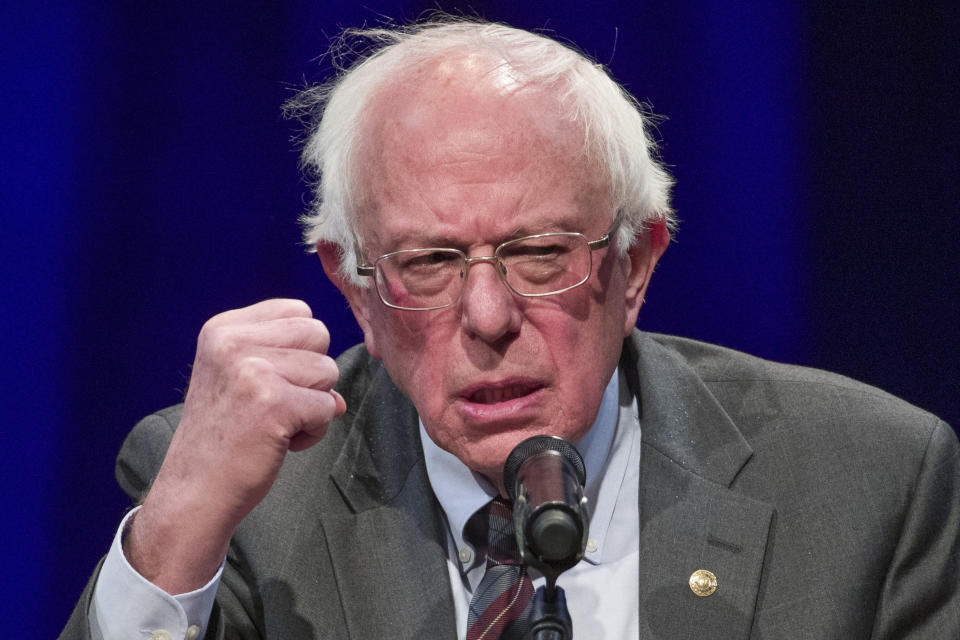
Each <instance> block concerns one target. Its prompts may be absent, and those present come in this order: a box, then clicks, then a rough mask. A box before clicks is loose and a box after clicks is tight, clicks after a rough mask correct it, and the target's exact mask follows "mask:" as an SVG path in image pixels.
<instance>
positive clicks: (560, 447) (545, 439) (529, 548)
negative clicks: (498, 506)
mask: <svg viewBox="0 0 960 640" xmlns="http://www.w3.org/2000/svg"><path fill="white" fill-rule="evenodd" d="M503 482H504V486H505V488H506V490H507V494H508V495H509V497H510V499H511V500H512V501H513V521H514V529H515V531H516V536H517V546H518V548H519V550H520V554H521V558H522V560H523V562H524V563H526V564H528V565H530V566H533V567H535V568H536V569H538V570H539V571H540V572H541V573H543V575H544V576H545V577H546V578H547V583H548V585H549V587H550V590H552V588H553V585H554V584H555V583H556V579H557V576H559V575H560V573H562V572H563V571H566V570H567V569H569V568H570V567H572V566H574V565H575V564H577V563H578V562H580V560H581V559H583V552H584V549H585V548H586V546H587V534H588V528H587V519H588V516H587V499H586V498H585V497H584V495H583V485H584V484H585V482H586V469H585V468H584V466H583V459H582V458H581V457H580V454H579V453H578V452H577V450H576V449H575V448H574V446H573V445H572V444H570V443H569V442H567V441H566V440H564V439H563V438H558V437H556V436H534V437H532V438H528V439H526V440H524V441H523V442H521V443H520V444H518V445H517V446H516V447H515V448H514V449H513V451H512V452H511V453H510V455H509V456H507V461H506V463H505V464H504V467H503Z"/></svg>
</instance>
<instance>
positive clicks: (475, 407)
mask: <svg viewBox="0 0 960 640" xmlns="http://www.w3.org/2000/svg"><path fill="white" fill-rule="evenodd" d="M461 62H463V61H461ZM449 64H451V63H448V64H447V65H446V68H433V69H426V70H420V71H419V72H418V74H419V77H417V78H415V79H413V80H412V81H410V82H407V83H404V87H407V88H406V89H398V90H397V91H395V92H392V93H391V95H390V100H389V101H386V100H383V101H379V105H380V106H379V107H378V108H377V107H375V108H374V109H373V111H372V113H371V117H370V118H368V121H369V122H371V123H375V124H370V125H369V129H368V130H367V131H366V132H365V134H366V135H365V136H364V139H366V140H367V141H369V144H368V145H367V146H366V147H365V148H363V149H362V150H361V154H360V158H361V159H362V160H361V162H362V164H361V165H360V166H362V167H363V171H364V175H365V180H366V184H367V185H368V186H367V189H366V191H365V192H364V201H363V206H362V210H363V211H364V214H363V215H364V217H363V219H362V220H361V221H360V232H361V237H362V238H363V243H364V246H363V255H362V256H361V260H362V261H364V262H366V263H368V264H372V263H373V261H374V260H375V259H376V258H377V257H378V256H380V255H382V254H384V253H388V252H390V251H396V250H399V249H411V248H420V247H451V248H456V249H461V250H462V251H464V252H465V253H466V254H468V255H470V256H489V255H492V254H493V251H494V249H495V248H496V246H497V245H499V244H500V243H502V242H505V241H507V240H510V239H513V238H517V237H520V236H524V235H530V234H535V233H543V232H547V231H577V232H580V233H582V234H584V235H585V236H586V237H587V239H588V240H595V239H597V238H599V237H601V236H602V235H603V233H604V232H605V231H606V230H607V228H608V226H609V225H610V222H611V220H612V214H613V211H612V206H613V205H612V202H611V200H610V195H609V189H608V187H607V184H606V181H605V180H604V178H603V177H602V175H600V173H599V172H598V171H596V170H595V169H593V168H592V167H591V166H590V165H589V164H588V163H587V162H586V161H585V160H584V157H583V155H582V153H581V149H582V138H581V134H580V133H579V132H578V131H577V129H576V128H575V127H573V126H571V125H570V124H569V123H566V122H564V121H562V120H561V119H560V118H557V117H555V116H553V115H551V112H552V107H551V104H552V102H551V100H550V99H549V96H548V95H547V94H545V93H542V92H539V91H530V90H526V91H522V92H519V93H513V94H511V93H510V92H509V87H508V88H507V89H504V88H503V86H502V83H498V82H496V79H492V80H491V79H490V78H489V77H487V78H485V80H480V81H478V80H476V79H475V78H474V79H473V80H471V81H469V82H465V81H463V80H461V79H458V78H462V77H463V76H462V75H459V74H461V73H462V72H463V69H462V68H460V69H451V68H450V67H449ZM463 64H466V62H463ZM409 87H415V89H410V88H409ZM332 255H333V254H332V253H331V252H323V251H321V258H324V256H326V257H325V258H324V259H325V267H327V272H328V273H331V271H332V270H333V265H328V264H327V262H328V261H329V260H330V259H331V256H332ZM658 256H659V251H657V250H654V249H652V248H651V247H650V245H649V243H648V242H646V241H644V242H641V243H640V245H639V246H638V248H637V249H635V250H634V251H632V252H631V253H630V254H629V255H628V256H625V257H617V255H616V251H615V250H614V249H612V248H606V249H601V250H598V251H595V252H594V253H593V272H592V274H591V277H590V279H589V280H588V281H587V282H586V283H585V284H583V285H581V286H580V287H578V288H575V289H573V290H571V291H567V292H564V293H561V294H558V295H553V296H547V297H543V298H523V297H519V296H516V295H514V294H513V293H511V292H510V290H509V289H508V288H507V287H506V285H505V284H504V283H503V282H502V281H501V280H500V278H499V277H498V275H497V274H496V272H495V270H494V267H493V266H491V265H490V264H489V263H477V264H475V265H474V266H473V267H471V269H470V272H469V276H468V278H467V280H466V283H465V285H464V290H463V295H462V297H461V299H460V301H459V302H458V303H456V304H455V305H453V306H451V307H448V308H445V309H441V310H434V311H402V310H396V309H391V308H388V307H387V306H385V305H384V304H383V303H382V302H381V301H380V300H379V298H378V297H377V293H376V291H375V289H374V287H373V286H370V287H368V288H366V289H359V288H356V287H352V286H350V285H348V284H346V283H343V282H342V281H341V282H340V286H341V289H342V290H343V291H344V293H345V294H346V295H347V297H348V298H349V300H350V302H351V306H352V308H353V310H354V312H355V314H356V316H357V319H358V321H359V322H360V325H361V327H362V328H363V331H364V335H365V340H366V344H367V348H368V350H369V351H370V353H371V355H373V356H374V357H376V358H379V359H381V360H382V361H383V363H384V365H385V366H386V368H387V371H388V372H389V373H390V376H391V378H392V379H393V381H394V382H395V383H396V384H397V385H398V386H399V387H400V389H401V390H402V391H403V392H404V393H405V394H406V395H407V397H409V398H410V399H411V400H412V401H413V403H414V405H415V406H416V408H417V410H418V412H419V415H420V418H421V420H422V421H423V423H424V426H425V427H426V429H427V432H428V433H429V434H430V437H431V438H432V439H433V440H434V441H435V442H436V443H437V444H438V445H439V446H440V447H442V448H444V449H446V450H447V451H449V452H451V453H453V454H454V455H456V456H457V457H458V458H460V460H462V461H463V462H464V463H465V464H467V466H469V467H470V468H471V469H473V470H474V471H477V472H479V473H482V474H484V475H485V476H487V477H488V478H489V479H490V480H491V481H492V482H494V483H495V484H496V485H497V486H500V476H501V474H502V470H503V463H504V461H505V460H506V457H507V455H508V454H509V453H510V451H511V450H512V449H513V447H514V446H515V445H516V444H517V443H519V442H520V441H521V440H524V439H525V438H528V437H530V436H533V435H540V434H549V435H557V436H560V437H562V438H565V439H567V440H570V441H573V442H575V441H577V440H579V439H580V438H581V437H582V436H583V435H584V434H585V433H586V431H587V430H588V429H589V428H590V426H591V425H592V423H593V421H594V419H595V417H596V414H597V411H598V410H599V406H600V401H601V397H602V394H603V389H604V387H605V386H606V384H607V381H608V380H609V378H610V376H611V375H612V373H613V370H614V368H615V367H616V365H617V361H618V359H619V355H620V350H621V344H622V341H623V338H624V337H625V336H626V335H628V334H629V332H630V330H631V329H632V327H633V325H634V323H635V321H636V316H637V311H638V310H639V306H640V302H641V300H642V296H643V291H644V288H645V286H646V282H647V275H648V274H649V272H650V270H651V269H652V267H653V264H654V263H655V262H656V258H657V257H658Z"/></svg>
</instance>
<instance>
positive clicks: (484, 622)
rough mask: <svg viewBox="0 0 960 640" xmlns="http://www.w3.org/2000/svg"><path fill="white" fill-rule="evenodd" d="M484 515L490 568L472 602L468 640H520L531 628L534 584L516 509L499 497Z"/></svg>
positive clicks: (480, 513) (487, 508)
mask: <svg viewBox="0 0 960 640" xmlns="http://www.w3.org/2000/svg"><path fill="white" fill-rule="evenodd" d="M484 512H485V514H486V519H487V530H488V539H487V568H486V572H485V573H484V574H483V579H482V580H481V581H480V585H479V586H478V587H477V590H476V592H475V593H474V594H473V598H472V599H471V600H470V612H469V614H468V616H467V640H508V639H509V640H514V639H516V640H519V639H520V638H523V635H524V634H525V633H526V631H527V627H528V626H529V613H530V612H529V609H531V608H532V604H533V583H532V582H531V581H530V576H528V575H527V567H526V566H524V565H522V564H521V563H520V553H519V551H518V550H517V540H516V537H515V535H514V529H513V508H512V506H511V505H510V503H509V502H507V501H506V500H503V499H502V498H500V497H499V496H498V497H497V498H495V499H494V500H492V501H491V502H490V503H489V504H488V505H487V506H486V508H485V510H484ZM484 512H478V515H482V514H483V513H484Z"/></svg>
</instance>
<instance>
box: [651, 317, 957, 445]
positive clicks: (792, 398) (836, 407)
mask: <svg viewBox="0 0 960 640" xmlns="http://www.w3.org/2000/svg"><path fill="white" fill-rule="evenodd" d="M632 339H633V341H634V343H635V344H637V345H638V351H639V352H640V353H642V354H644V356H645V357H654V358H670V359H671V360H672V361H673V364H674V366H679V367H684V368H688V369H689V371H690V372H691V373H692V374H693V375H695V376H696V378H697V379H699V380H700V381H701V382H702V383H703V385H704V386H705V387H706V389H708V390H709V392H710V393H711V394H712V395H713V397H714V398H715V399H716V400H717V401H718V402H719V403H720V404H721V405H722V406H723V408H724V409H725V410H726V411H727V412H728V413H729V414H730V415H731V417H737V418H740V420H739V421H737V422H738V424H739V425H740V426H741V428H746V429H747V430H749V427H750V425H751V424H752V423H756V422H757V421H758V420H759V419H761V418H764V419H766V420H773V421H778V422H780V423H785V422H789V421H792V420H803V421H804V422H805V423H806V424H809V425H818V424H819V425H830V426H832V427H834V428H836V427H841V426H842V427H843V428H845V429H851V430H854V431H858V430H861V429H867V430H876V429H881V430H883V431H884V434H883V435H885V436H888V437H895V438H897V439H900V438H906V439H919V440H920V441H923V442H925V441H926V440H927V439H928V438H929V437H930V436H931V433H932V432H933V430H935V429H936V427H937V425H938V424H941V423H942V421H940V420H939V419H938V418H937V417H936V416H934V415H933V414H931V413H929V412H927V411H924V410H923V409H920V408H918V407H916V406H914V405H912V404H910V403H908V402H906V401H905V400H902V399H900V398H898V397H896V396H894V395H891V394H889V393H887V392H885V391H883V390H881V389H878V388H877V387H873V386H870V385H868V384H864V383H862V382H859V381H857V380H854V379H852V378H848V377H846V376H842V375H840V374H836V373H831V372H829V371H823V370H821V369H814V368H810V367H803V366H798V365H791V364H784V363H780V362H773V361H770V360H765V359H763V358H758V357H756V356H752V355H749V354H746V353H743V352H740V351H736V350H733V349H728V348H725V347H720V346H717V345H713V344H708V343H705V342H699V341H696V340H690V339H687V338H679V337H675V336H666V335H660V334H649V333H647V334H645V333H641V332H637V333H636V334H634V336H633V338H632ZM743 423H745V424H743Z"/></svg>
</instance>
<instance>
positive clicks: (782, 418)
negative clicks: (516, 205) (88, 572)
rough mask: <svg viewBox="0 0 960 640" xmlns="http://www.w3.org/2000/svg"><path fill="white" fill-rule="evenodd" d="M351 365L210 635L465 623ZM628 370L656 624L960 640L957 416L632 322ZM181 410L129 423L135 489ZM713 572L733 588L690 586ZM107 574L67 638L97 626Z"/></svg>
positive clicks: (254, 523)
mask: <svg viewBox="0 0 960 640" xmlns="http://www.w3.org/2000/svg"><path fill="white" fill-rule="evenodd" d="M339 365H340V371H341V381H340V384H339V387H338V388H339V390H340V392H341V393H342V394H343V395H344V397H345V398H346V401H347V407H348V412H347V414H346V415H345V416H343V417H342V418H341V419H339V420H337V422H336V424H334V425H332V426H331V428H330V430H329V433H328V435H327V437H326V438H325V439H324V440H323V442H321V443H320V444H319V445H317V446H316V447H314V448H312V449H310V450H308V451H306V452H303V453H298V454H290V455H289V456H288V457H287V461H286V463H285V464H284V467H283V470H282V471H281V473H280V476H279V478H278V479H277V482H276V484H275V485H274V487H273V489H272V490H271V492H270V493H269V495H268V496H267V498H266V499H265V500H264V501H263V502H262V503H261V504H260V505H259V506H258V507H257V508H256V509H254V511H253V512H252V513H251V514H250V515H249V516H248V517H247V518H246V519H245V520H244V522H243V523H242V525H241V526H240V527H239V529H238V530H237V532H236V534H235V536H234V539H233V543H232V546H231V548H230V552H229V555H228V558H227V567H226V570H225V572H224V577H223V581H222V583H221V585H220V589H219V592H218V595H217V605H216V607H215V610H214V614H213V619H212V621H211V625H210V631H209V633H208V637H217V638H273V639H299V638H352V639H354V640H369V639H375V638H418V639H421V638H455V637H456V629H455V622H454V613H453V602H452V598H451V592H450V585H449V580H448V574H447V570H446V565H445V562H446V558H445V549H446V543H445V535H446V534H445V529H444V526H445V525H444V524H443V520H442V516H441V515H440V513H439V508H438V505H437V502H436V499H435V497H434V495H433V492H432V490H431V488H430V485H429V483H428V480H427V476H426V472H425V468H424V463H423V454H422V451H421V447H420V443H419V436H418V431H417V415H416V412H415V410H414V408H413V406H412V405H411V404H410V402H409V401H408V400H407V399H406V398H405V397H404V396H403V395H402V394H401V393H400V392H399V391H398V390H397V389H396V387H395V386H394V385H393V383H392V382H391V381H390V379H389V377H388V376H387V375H386V372H385V371H384V370H383V368H382V367H381V366H380V364H379V363H378V362H376V361H373V360H371V359H370V358H369V356H367V355H366V352H365V351H363V350H362V347H360V348H355V349H353V350H351V351H349V352H347V353H345V354H344V355H343V356H341V358H340V360H339ZM621 368H622V370H623V371H624V372H625V373H626V375H627V377H628V382H629V385H630V388H631V389H632V390H633V391H634V392H635V393H636V394H637V396H638V403H639V407H640V410H641V424H642V443H643V445H642V446H643V449H642V453H641V463H640V466H641V475H640V504H639V510H640V532H639V540H638V545H639V549H640V562H639V566H638V567H637V580H638V584H639V594H640V598H639V607H640V620H641V631H640V636H641V637H642V638H669V639H670V640H678V639H684V638H700V637H704V636H709V637H711V638H738V639H740V638H780V637H792V638H844V639H850V638H891V639H892V638H924V639H931V638H950V639H956V638H960V541H958V535H960V504H958V496H960V447H958V444H957V440H956V437H955V435H954V434H953V432H952V431H951V430H950V428H949V427H948V426H947V425H946V424H944V423H943V422H941V421H939V420H938V419H937V418H935V417H934V416H932V415H930V414H928V413H925V412H923V411H920V410H918V409H916V408H914V407H911V406H909V405H907V404H906V403H904V402H903V401H900V400H898V399H896V398H894V397H892V396H890V395H887V394H885V393H883V392H881V391H878V390H877V389H874V388H872V387H868V386H866V385H863V384H860V383H857V382H853V381H851V380H849V379H846V378H843V377H840V376H836V375H832V374H828V373H824V372H820V371H814V370H809V369H803V368H799V367H791V366H785V365H779V364H773V363H770V362H766V361H763V360H760V359H757V358H753V357H750V356H746V355H744V354H741V353H736V352H733V351H729V350H725V349H721V348H719V347H714V346H710V345H706V344H703V343H698V342H693V341H690V340H683V339H679V338H672V337H665V336H656V335H650V334H643V333H640V332H635V333H634V335H633V336H632V337H631V338H630V339H628V340H627V341H625V342H624V350H623V357H622V361H621ZM179 417H180V408H179V407H173V408H170V409H167V410H165V411H161V412H159V413H157V414H155V415H153V416H150V417H148V418H146V419H145V420H144V421H142V422H141V423H139V424H138V425H137V426H136V428H135V429H134V430H133V432H132V433H131V434H130V436H129V437H128V438H127V441H126V442H125V444H124V446H123V449H122V450H121V452H120V456H119V458H118V461H117V478H118V480H119V482H120V484H121V485H122V486H123V488H124V490H125V491H126V492H127V493H128V494H130V495H131V496H133V497H139V496H140V494H141V493H142V492H143V491H144V490H145V488H146V487H147V486H148V484H149V482H150V479H151V478H152V477H153V476H154V474H155V473H156V472H157V470H158V469H159V466H160V462H161V460H162V458H163V454H164V452H165V450H166V447H167V445H168V443H169V440H170V436H171V434H172V432H173V429H174V428H175V427H176V424H177V422H178V420H179ZM184 526H189V523H184ZM697 569H709V570H710V571H712V572H713V573H714V574H716V576H717V581H718V588H717V591H716V593H714V594H713V595H711V596H708V597H697V596H695V595H694V594H693V593H692V592H691V590H690V588H689V586H688V585H687V580H688V578H689V576H690V574H691V573H692V572H693V571H695V570H697ZM95 579H96V575H94V577H93V578H92V579H91V583H90V585H88V587H87V589H86V591H85V592H84V595H83V597H82V598H81V601H80V603H78V605H77V608H76V610H75V612H74V615H73V616H72V617H71V620H70V622H69V623H68V625H67V628H66V629H65V631H64V634H63V636H61V637H64V638H67V637H70V638H73V637H76V638H83V637H87V632H86V627H87V619H86V612H87V609H88V604H89V598H90V594H91V592H92V585H93V583H94V581H95ZM581 640H583V639H581Z"/></svg>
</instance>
